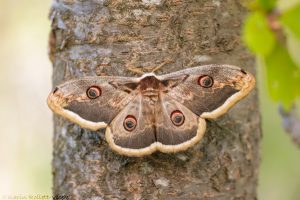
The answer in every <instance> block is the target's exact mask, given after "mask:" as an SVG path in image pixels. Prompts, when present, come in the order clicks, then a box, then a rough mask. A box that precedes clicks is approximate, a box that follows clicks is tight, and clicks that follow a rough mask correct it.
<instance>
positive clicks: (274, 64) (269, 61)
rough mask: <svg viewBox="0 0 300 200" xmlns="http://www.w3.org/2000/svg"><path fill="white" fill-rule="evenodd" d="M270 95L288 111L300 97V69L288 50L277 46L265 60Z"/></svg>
mask: <svg viewBox="0 0 300 200" xmlns="http://www.w3.org/2000/svg"><path fill="white" fill-rule="evenodd" d="M265 65H266V68H267V82H268V88H269V91H270V95H271V97H272V98H273V99H274V100H277V101H280V102H281V103H282V104H283V106H284V107H285V108H286V109H288V108H289V107H290V106H291V105H292V103H293V102H294V101H295V100H296V98H297V97H299V96H300V91H299V86H300V69H299V68H298V67H297V65H296V64H295V63H294V62H293V60H292V59H291V57H290V55H289V53H288V51H287V49H286V48H285V47H283V46H281V45H280V44H277V45H276V47H275V48H274V50H273V52H272V53H271V54H270V55H269V56H267V57H266V58H265Z"/></svg>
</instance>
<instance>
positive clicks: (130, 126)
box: [123, 115, 137, 131]
mask: <svg viewBox="0 0 300 200" xmlns="http://www.w3.org/2000/svg"><path fill="white" fill-rule="evenodd" d="M136 125H137V122H136V119H135V117H134V116H132V115H128V116H127V117H126V118H125V120H124V122H123V126H124V128H125V130H126V131H133V130H134V129H135V127H136Z"/></svg>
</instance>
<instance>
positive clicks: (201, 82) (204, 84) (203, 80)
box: [198, 75, 214, 88]
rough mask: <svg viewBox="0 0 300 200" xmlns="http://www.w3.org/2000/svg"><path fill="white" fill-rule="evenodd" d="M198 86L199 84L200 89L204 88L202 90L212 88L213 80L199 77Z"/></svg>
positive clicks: (204, 76) (208, 77)
mask: <svg viewBox="0 0 300 200" xmlns="http://www.w3.org/2000/svg"><path fill="white" fill-rule="evenodd" d="M198 84H199V85H200V86H201V87H204V88H210V87H211V86H213V84H214V80H213V78H212V77H210V76H207V75H203V76H200V77H199V79H198Z"/></svg>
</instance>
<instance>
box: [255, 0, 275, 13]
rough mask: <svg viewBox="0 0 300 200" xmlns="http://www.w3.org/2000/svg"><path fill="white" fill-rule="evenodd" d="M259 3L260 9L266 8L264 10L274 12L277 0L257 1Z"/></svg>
mask: <svg viewBox="0 0 300 200" xmlns="http://www.w3.org/2000/svg"><path fill="white" fill-rule="evenodd" d="M257 3H258V4H259V5H260V7H262V8H264V10H266V11H269V10H273V8H274V7H275V5H276V3H277V0H257Z"/></svg>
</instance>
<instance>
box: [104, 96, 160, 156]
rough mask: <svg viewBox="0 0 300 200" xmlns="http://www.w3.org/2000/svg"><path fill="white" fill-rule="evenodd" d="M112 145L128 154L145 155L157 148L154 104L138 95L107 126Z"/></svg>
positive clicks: (107, 137) (108, 140)
mask: <svg viewBox="0 0 300 200" xmlns="http://www.w3.org/2000/svg"><path fill="white" fill-rule="evenodd" d="M105 135H106V140H107V142H108V144H109V145H110V147H111V148H112V149H113V150H115V151H117V152H118V153H120V154H123V155H127V156H144V155H147V154H151V153H152V152H154V151H156V150H157V147H156V146H157V144H156V138H155V129H154V104H153V102H151V100H150V99H148V98H144V97H143V96H142V95H141V94H139V95H137V96H136V97H135V98H134V99H133V100H132V101H131V102H130V103H129V104H128V105H127V106H126V107H125V108H124V109H123V110H122V111H121V112H120V113H119V114H118V115H117V116H116V118H115V119H114V120H113V121H112V122H111V124H110V125H109V126H108V127H107V128H106V133H105Z"/></svg>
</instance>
